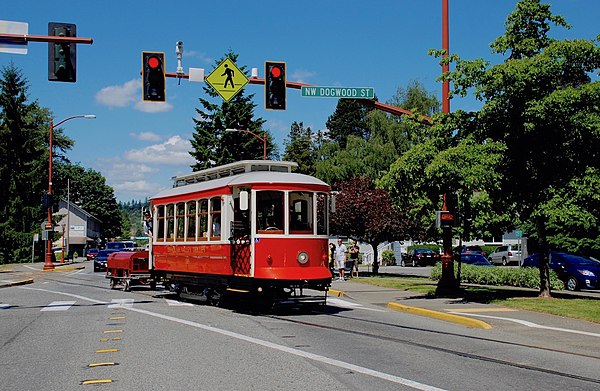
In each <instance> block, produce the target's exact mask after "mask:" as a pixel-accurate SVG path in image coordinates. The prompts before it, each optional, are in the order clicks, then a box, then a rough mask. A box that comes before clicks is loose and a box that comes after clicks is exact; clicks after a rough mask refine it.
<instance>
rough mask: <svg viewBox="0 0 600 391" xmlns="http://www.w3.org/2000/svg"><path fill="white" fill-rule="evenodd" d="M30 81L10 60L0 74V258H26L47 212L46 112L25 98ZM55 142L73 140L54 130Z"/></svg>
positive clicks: (59, 144)
mask: <svg viewBox="0 0 600 391" xmlns="http://www.w3.org/2000/svg"><path fill="white" fill-rule="evenodd" d="M27 90H28V82H27V79H26V78H24V77H23V75H22V73H21V71H19V70H18V69H17V68H16V67H15V66H14V65H12V64H11V65H9V66H6V67H4V68H3V70H2V78H1V79H0V181H1V182H0V183H2V186H0V262H10V261H18V260H22V259H27V258H28V257H29V255H30V254H31V247H30V246H31V241H32V235H33V233H34V232H39V229H40V228H39V227H40V224H41V222H42V221H43V220H44V219H45V217H46V210H45V209H43V208H42V205H41V197H42V195H43V194H44V193H46V192H47V186H48V181H47V178H48V142H49V138H48V135H49V121H50V113H49V111H48V110H47V109H43V108H41V107H39V105H38V104H37V102H32V103H28V94H27ZM55 136H56V137H55V142H56V145H57V147H58V148H61V147H62V148H67V147H69V146H70V145H71V141H70V140H69V139H66V138H64V137H62V135H61V132H60V130H58V129H57V132H56V133H55Z"/></svg>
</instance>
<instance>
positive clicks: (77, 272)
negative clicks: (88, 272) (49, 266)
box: [67, 269, 85, 276]
mask: <svg viewBox="0 0 600 391" xmlns="http://www.w3.org/2000/svg"><path fill="white" fill-rule="evenodd" d="M84 272H85V269H78V270H74V271H72V272H71V273H67V274H68V275H70V276H72V275H73V274H79V273H84Z"/></svg>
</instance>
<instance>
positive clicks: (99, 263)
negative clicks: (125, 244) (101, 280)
mask: <svg viewBox="0 0 600 391" xmlns="http://www.w3.org/2000/svg"><path fill="white" fill-rule="evenodd" d="M119 251H120V250H118V249H113V248H111V249H105V250H100V251H98V255H97V256H96V259H94V271H95V272H100V271H105V270H106V262H107V261H108V256H109V255H110V254H112V253H116V252H119Z"/></svg>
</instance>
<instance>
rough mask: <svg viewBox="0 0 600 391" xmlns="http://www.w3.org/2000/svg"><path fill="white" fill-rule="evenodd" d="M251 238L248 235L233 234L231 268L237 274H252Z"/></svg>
mask: <svg viewBox="0 0 600 391" xmlns="http://www.w3.org/2000/svg"><path fill="white" fill-rule="evenodd" d="M250 259H251V251H250V238H249V236H248V235H243V236H237V237H236V236H233V235H232V236H231V269H232V270H233V274H234V275H237V276H248V277H249V276H250Z"/></svg>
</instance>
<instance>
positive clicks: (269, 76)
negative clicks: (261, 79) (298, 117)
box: [265, 61, 285, 110]
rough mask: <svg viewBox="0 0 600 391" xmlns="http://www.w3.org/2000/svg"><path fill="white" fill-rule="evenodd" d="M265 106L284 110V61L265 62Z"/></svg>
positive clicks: (270, 108)
mask: <svg viewBox="0 0 600 391" xmlns="http://www.w3.org/2000/svg"><path fill="white" fill-rule="evenodd" d="M265 107H266V108H267V109H269V110H285V62H275V61H267V62H265Z"/></svg>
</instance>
